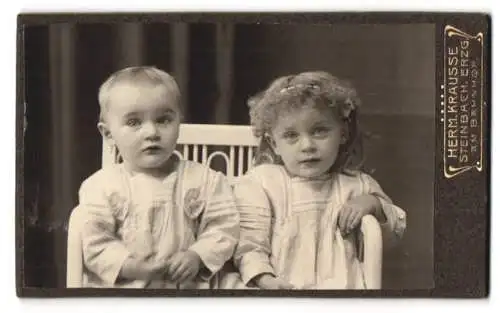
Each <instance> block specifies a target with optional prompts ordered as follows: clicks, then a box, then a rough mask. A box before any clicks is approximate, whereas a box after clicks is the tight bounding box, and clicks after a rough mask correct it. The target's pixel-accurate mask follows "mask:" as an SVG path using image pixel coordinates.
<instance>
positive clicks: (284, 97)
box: [248, 71, 364, 171]
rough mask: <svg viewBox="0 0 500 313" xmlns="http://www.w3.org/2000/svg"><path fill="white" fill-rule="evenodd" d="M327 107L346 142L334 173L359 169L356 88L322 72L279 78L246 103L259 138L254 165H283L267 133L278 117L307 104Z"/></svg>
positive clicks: (253, 128)
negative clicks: (337, 122) (341, 124)
mask: <svg viewBox="0 0 500 313" xmlns="http://www.w3.org/2000/svg"><path fill="white" fill-rule="evenodd" d="M311 104H313V105H321V106H326V107H328V108H330V109H331V110H332V114H335V115H336V116H337V117H339V118H340V120H341V121H342V122H343V123H345V126H346V128H345V129H346V131H347V133H346V134H345V136H346V141H345V143H344V144H342V145H341V146H340V151H339V155H338V157H337V160H336V161H335V164H334V165H333V168H332V169H333V170H340V171H345V170H356V169H360V168H361V166H362V164H363V161H364V156H363V144H362V134H361V132H360V130H359V125H358V119H357V111H358V108H359V106H360V104H361V101H360V99H359V97H358V94H357V91H356V89H355V88H354V87H353V86H352V85H351V84H350V83H349V82H347V81H345V80H341V79H339V78H337V77H335V76H333V75H331V74H330V73H327V72H324V71H314V72H303V73H299V74H296V75H288V76H282V77H279V78H277V79H276V80H274V81H273V82H272V83H271V84H270V85H269V87H268V88H267V89H266V90H264V91H262V92H259V93H258V94H257V95H255V96H253V97H251V98H250V99H249V100H248V106H249V109H250V124H251V125H252V130H253V134H254V135H255V136H256V137H257V138H260V145H259V147H258V149H257V152H256V156H255V159H254V165H259V164H263V163H274V164H282V161H281V159H280V158H279V157H278V156H277V155H276V154H275V153H274V151H273V149H272V148H271V146H270V144H269V142H268V141H267V139H266V134H267V135H270V134H271V131H272V129H273V128H274V126H275V124H276V120H277V118H278V117H279V116H281V115H283V114H286V113H287V112H290V111H292V110H295V109H298V108H301V107H304V106H308V105H311Z"/></svg>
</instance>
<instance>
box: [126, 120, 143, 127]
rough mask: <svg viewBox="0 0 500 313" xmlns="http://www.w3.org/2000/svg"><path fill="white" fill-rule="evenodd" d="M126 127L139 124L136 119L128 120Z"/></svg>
mask: <svg viewBox="0 0 500 313" xmlns="http://www.w3.org/2000/svg"><path fill="white" fill-rule="evenodd" d="M126 124H127V126H131V127H135V126H138V125H140V124H141V121H140V120H139V119H138V118H129V119H128V120H127V122H126Z"/></svg>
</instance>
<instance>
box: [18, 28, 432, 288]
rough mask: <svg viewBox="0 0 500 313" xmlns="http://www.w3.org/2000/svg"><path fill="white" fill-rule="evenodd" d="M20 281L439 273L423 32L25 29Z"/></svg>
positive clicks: (424, 282) (159, 283) (424, 284)
mask: <svg viewBox="0 0 500 313" xmlns="http://www.w3.org/2000/svg"><path fill="white" fill-rule="evenodd" d="M22 41H23V44H22V49H23V55H24V58H23V65H24V67H23V68H24V71H23V87H22V88H23V91H22V94H23V95H24V100H23V103H24V112H25V115H24V122H23V133H22V135H21V136H23V154H24V161H23V177H24V178H23V179H24V185H23V200H22V201H23V206H24V211H23V214H22V216H20V217H19V218H20V219H22V221H20V223H22V225H23V226H22V227H21V228H22V236H23V247H22V250H23V258H22V260H21V261H20V262H21V263H20V264H19V266H20V270H21V271H22V275H21V277H22V281H21V282H19V283H20V284H21V285H22V286H23V287H26V288H56V289H64V288H114V289H131V288H133V289H175V290H177V289H217V290H219V289H222V290H224V289H225V290H227V289H230V290H248V292H252V290H258V289H264V290H325V289H326V290H346V289H347V290H425V289H432V288H433V287H434V284H435V272H434V267H435V256H434V235H435V228H434V225H435V224H434V214H435V190H436V186H435V176H436V170H437V169H436V165H435V159H436V153H440V152H439V151H436V136H438V134H437V132H436V121H438V120H439V118H440V117H439V107H438V105H439V103H438V102H437V101H436V94H437V92H439V83H437V82H436V57H437V56H436V55H437V52H436V51H437V50H436V26H435V24H433V23H431V22H429V23H340V22H339V23H242V22H237V21H236V22H226V21H224V22H206V21H200V22H184V21H180V20H179V21H165V22H161V21H158V20H154V21H126V20H124V19H122V20H120V21H116V22H113V21H107V20H103V21H102V22H95V21H92V22H85V20H84V19H83V20H81V21H79V22H78V23H76V22H68V21H63V22H53V23H40V24H39V25H36V24H30V25H27V26H26V27H24V28H23V30H22Z"/></svg>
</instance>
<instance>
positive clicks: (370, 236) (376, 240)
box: [358, 215, 383, 289]
mask: <svg viewBox="0 0 500 313" xmlns="http://www.w3.org/2000/svg"><path fill="white" fill-rule="evenodd" d="M359 238H360V240H359V243H358V244H359V248H360V249H359V250H360V251H359V258H360V261H361V262H362V267H363V272H364V277H365V283H366V288H367V289H380V288H381V286H382V254H383V241H382V230H381V228H380V224H379V223H378V221H377V219H376V218H375V217H374V216H373V215H365V216H364V217H363V219H362V220H361V227H360V232H359Z"/></svg>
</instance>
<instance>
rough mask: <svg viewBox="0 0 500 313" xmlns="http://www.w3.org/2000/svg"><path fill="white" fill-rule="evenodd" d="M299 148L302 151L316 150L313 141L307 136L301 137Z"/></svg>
mask: <svg viewBox="0 0 500 313" xmlns="http://www.w3.org/2000/svg"><path fill="white" fill-rule="evenodd" d="M300 148H301V149H302V151H307V152H309V151H314V150H315V149H316V146H315V144H314V140H312V138H311V137H309V136H304V137H302V140H301V142H300Z"/></svg>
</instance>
